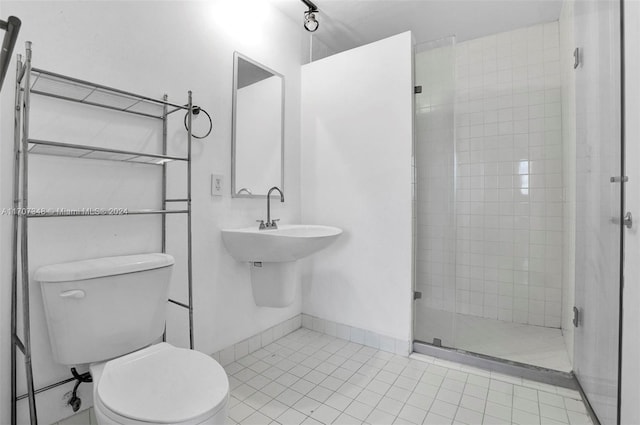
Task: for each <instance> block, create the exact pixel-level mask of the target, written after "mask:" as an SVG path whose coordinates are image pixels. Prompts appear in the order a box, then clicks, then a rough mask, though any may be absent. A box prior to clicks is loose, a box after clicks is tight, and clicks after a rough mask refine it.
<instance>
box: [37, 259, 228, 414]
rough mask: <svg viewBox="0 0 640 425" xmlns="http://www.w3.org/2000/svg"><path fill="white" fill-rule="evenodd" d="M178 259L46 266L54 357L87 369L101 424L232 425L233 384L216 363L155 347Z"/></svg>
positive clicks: (41, 275)
mask: <svg viewBox="0 0 640 425" xmlns="http://www.w3.org/2000/svg"><path fill="white" fill-rule="evenodd" d="M173 264H174V259H173V257H172V256H170V255H167V254H162V253H152V254H141V255H127V256H119V257H105V258H96V259H91V260H83V261H76V262H72V263H64V264H52V265H48V266H43V267H40V268H39V269H37V270H36V272H35V274H34V279H35V280H36V281H38V282H40V287H41V289H42V298H43V302H44V309H45V316H46V318H47V329H48V331H49V341H50V343H51V351H52V354H53V357H54V359H55V360H56V361H57V362H58V363H60V364H64V365H69V366H75V365H79V364H89V365H90V366H89V369H90V372H91V376H92V378H93V397H94V409H95V414H96V419H97V420H98V424H105V425H106V424H111V425H113V424H147V425H148V424H180V425H197V424H216V425H222V424H224V423H225V421H226V416H227V401H228V398H229V380H228V379H227V375H226V373H225V371H224V369H223V368H222V366H220V364H218V362H216V361H215V360H214V359H213V358H211V357H209V356H207V355H205V354H203V353H200V352H198V351H194V350H187V349H184V348H177V347H174V346H172V345H170V344H167V343H166V342H161V343H156V342H157V341H158V340H159V339H160V337H161V335H162V333H163V331H164V327H165V321H166V309H167V308H166V303H167V298H168V293H169V283H170V281H171V273H172V270H173Z"/></svg>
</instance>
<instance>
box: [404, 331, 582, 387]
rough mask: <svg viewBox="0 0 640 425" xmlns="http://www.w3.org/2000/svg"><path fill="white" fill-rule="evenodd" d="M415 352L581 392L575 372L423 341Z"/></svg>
mask: <svg viewBox="0 0 640 425" xmlns="http://www.w3.org/2000/svg"><path fill="white" fill-rule="evenodd" d="M413 352H414V353H418V354H424V355H427V356H431V357H437V358H439V359H443V360H448V361H452V362H456V363H461V364H465V365H468V366H472V367H477V368H480V369H485V370H488V371H491V372H496V373H501V374H504V375H510V376H514V377H518V378H523V379H528V380H531V381H536V382H541V383H544V384H549V385H555V386H558V387H564V388H570V389H574V390H579V385H578V382H577V381H576V379H575V376H574V374H573V372H562V371H558V370H553V369H547V368H544V367H540V366H534V365H530V364H526V363H519V362H515V361H512V360H505V359H501V358H498V357H492V356H488V355H485V354H479V353H474V352H471V351H465V350H461V349H457V348H448V347H440V346H436V345H433V344H429V343H428V342H423V341H414V342H413Z"/></svg>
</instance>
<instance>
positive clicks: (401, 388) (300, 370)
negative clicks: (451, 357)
mask: <svg viewBox="0 0 640 425" xmlns="http://www.w3.org/2000/svg"><path fill="white" fill-rule="evenodd" d="M415 357H416V358H413V357H412V358H406V357H403V356H399V355H394V354H390V353H387V352H383V351H378V350H376V349H373V348H370V347H365V346H363V345H360V344H355V343H352V342H349V341H345V340H341V339H337V338H334V337H330V336H327V335H323V334H320V333H317V332H314V331H311V330H308V329H299V330H297V331H295V332H293V333H291V334H289V335H287V336H285V337H283V338H281V339H279V340H277V341H275V342H273V343H272V344H270V345H268V346H266V347H265V348H262V349H260V350H258V351H256V352H254V353H252V354H249V355H248V356H246V357H243V358H241V359H239V360H238V361H236V362H234V363H231V364H229V365H227V366H226V367H225V369H226V370H227V373H228V375H229V381H230V384H231V397H230V400H229V419H228V421H229V423H230V424H242V425H245V424H255V425H258V424H278V423H279V424H283V425H287V424H303V423H304V424H332V423H335V424H362V423H366V424H371V425H377V424H467V425H476V424H519V425H529V424H538V425H547V424H548V425H554V424H571V425H577V424H591V421H590V419H589V417H588V416H587V415H586V410H585V407H584V404H583V403H582V400H581V398H580V395H579V393H578V392H576V391H573V390H568V389H565V388H560V387H554V386H551V385H546V384H540V383H536V382H533V381H527V380H523V379H520V378H514V377H510V376H506V375H499V374H495V373H490V372H486V371H483V370H480V369H475V368H471V367H467V366H464V365H460V364H457V363H451V362H445V361H441V360H439V359H434V358H431V357H427V356H419V357H420V359H418V358H417V357H418V356H415Z"/></svg>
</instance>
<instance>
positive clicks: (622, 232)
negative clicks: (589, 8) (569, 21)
mask: <svg viewBox="0 0 640 425" xmlns="http://www.w3.org/2000/svg"><path fill="white" fill-rule="evenodd" d="M625 59H626V56H625V21H624V0H620V175H621V176H622V178H621V179H620V259H619V261H620V264H619V267H620V269H619V270H620V271H619V275H620V283H619V287H618V288H619V289H618V388H617V390H618V394H617V400H616V410H617V423H618V424H620V420H621V419H622V418H621V416H622V360H623V358H622V356H623V352H622V348H623V347H622V343H623V341H622V336H623V331H624V329H623V324H624V245H625V229H624V222H625V220H624V218H625V209H626V208H627V207H626V204H627V202H626V195H625V194H626V181H627V179H625V178H624V176H626V175H627V170H626V161H625V159H626V156H625V150H626V143H627V140H626V132H627V119H626V118H627V117H626V97H625V92H626V69H625V67H626V61H625Z"/></svg>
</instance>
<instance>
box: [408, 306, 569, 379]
mask: <svg viewBox="0 0 640 425" xmlns="http://www.w3.org/2000/svg"><path fill="white" fill-rule="evenodd" d="M418 308H420V306H418ZM416 323H417V325H418V326H416V329H415V331H414V332H415V333H414V337H415V339H417V340H420V341H426V342H430V341H432V340H433V338H434V337H436V338H440V339H442V344H443V345H445V346H447V347H455V348H458V349H461V350H465V351H470V352H473V353H480V354H485V355H487V356H491V357H498V358H501V359H506V360H511V361H514V362H519V363H526V364H530V365H534V366H539V367H544V368H547V369H554V370H559V371H562V372H570V371H571V370H572V367H571V362H570V361H569V355H568V354H567V347H566V345H565V342H564V338H563V336H562V331H561V330H560V329H555V328H547V327H543V326H533V325H525V324H519V323H513V322H505V321H501V320H495V319H485V318H482V317H476V316H468V315H464V314H460V313H455V314H452V313H450V312H446V311H441V310H435V309H430V308H428V307H424V308H421V309H420V310H416Z"/></svg>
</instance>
